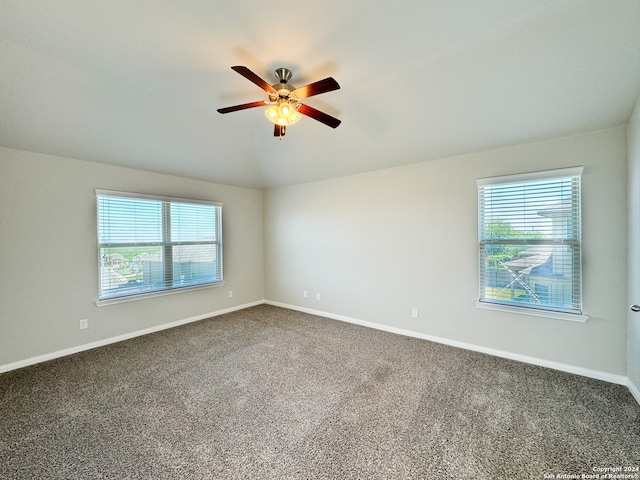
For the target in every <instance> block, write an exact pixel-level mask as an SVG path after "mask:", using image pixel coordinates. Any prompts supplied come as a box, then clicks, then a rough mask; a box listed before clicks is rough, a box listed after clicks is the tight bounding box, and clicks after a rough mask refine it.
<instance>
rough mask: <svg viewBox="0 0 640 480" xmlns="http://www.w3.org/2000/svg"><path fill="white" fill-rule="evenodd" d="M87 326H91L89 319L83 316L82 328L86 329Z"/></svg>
mask: <svg viewBox="0 0 640 480" xmlns="http://www.w3.org/2000/svg"><path fill="white" fill-rule="evenodd" d="M85 328H89V319H88V318H83V319H82V320H80V330H84V329H85Z"/></svg>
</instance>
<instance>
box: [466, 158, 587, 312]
mask: <svg viewBox="0 0 640 480" xmlns="http://www.w3.org/2000/svg"><path fill="white" fill-rule="evenodd" d="M581 174H582V167H576V168H569V169H561V170H553V171H546V172H535V173H531V174H523V175H512V176H506V177H497V178H489V179H480V180H478V181H477V183H478V238H479V271H480V275H479V277H480V282H479V284H480V294H479V297H480V298H479V300H480V302H487V303H495V304H504V305H510V306H517V307H524V308H534V309H542V310H551V311H557V312H565V313H574V314H581V313H582V293H581V291H582V277H581V264H582V261H581V250H582V249H581V238H580V236H581V234H580V228H581V225H580V222H581V213H580V183H581V182H580V180H581Z"/></svg>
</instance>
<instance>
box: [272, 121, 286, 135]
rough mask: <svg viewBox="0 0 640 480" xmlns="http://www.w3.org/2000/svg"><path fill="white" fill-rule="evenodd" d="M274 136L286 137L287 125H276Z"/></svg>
mask: <svg viewBox="0 0 640 480" xmlns="http://www.w3.org/2000/svg"><path fill="white" fill-rule="evenodd" d="M274 127H275V128H274V129H273V136H274V137H284V134H285V132H286V131H287V126H286V125H277V124H276V125H274Z"/></svg>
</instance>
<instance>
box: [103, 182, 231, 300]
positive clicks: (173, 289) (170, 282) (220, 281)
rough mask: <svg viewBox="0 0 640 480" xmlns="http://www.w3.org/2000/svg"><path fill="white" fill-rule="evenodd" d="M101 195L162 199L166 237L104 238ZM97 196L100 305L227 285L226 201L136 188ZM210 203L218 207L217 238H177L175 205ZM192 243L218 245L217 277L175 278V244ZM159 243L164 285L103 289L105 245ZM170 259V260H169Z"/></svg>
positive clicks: (151, 244)
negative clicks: (120, 290) (192, 280)
mask: <svg viewBox="0 0 640 480" xmlns="http://www.w3.org/2000/svg"><path fill="white" fill-rule="evenodd" d="M100 197H110V198H123V199H133V200H149V201H156V202H161V205H162V206H161V209H162V213H161V220H162V221H161V223H162V239H161V241H155V242H154V241H135V240H134V241H132V242H102V241H101V240H102V238H101V232H100ZM95 198H96V232H97V254H98V255H97V260H98V299H97V300H96V305H98V306H102V305H110V304H114V303H122V302H129V301H135V300H141V299H144V298H150V297H156V296H163V295H170V294H174V293H181V292H185V291H193V290H200V289H204V288H211V287H218V286H222V285H224V268H223V266H224V262H223V258H224V257H223V237H222V207H223V203H222V202H215V201H209V200H199V199H193V198H180V197H170V196H164V195H150V194H144V193H135V192H123V191H115V190H103V189H96V190H95ZM172 204H181V205H206V206H210V207H214V209H215V210H214V212H215V214H214V222H215V238H214V239H213V240H198V241H176V240H172V239H171V205H172ZM189 245H196V246H197V245H214V247H215V258H216V269H215V270H216V272H217V273H219V275H218V274H217V275H216V277H217V279H216V280H214V281H212V282H202V283H191V284H188V285H176V284H175V282H174V279H173V274H174V265H175V263H174V262H173V252H174V248H175V247H180V246H189ZM148 246H149V247H155V248H158V247H160V248H161V251H162V258H163V261H162V265H163V272H164V277H163V285H162V286H160V287H159V288H154V289H152V290H147V291H141V292H127V293H123V294H120V295H105V294H104V292H106V290H107V289H105V290H104V291H103V289H102V278H101V276H102V268H103V265H102V255H101V250H102V249H103V248H118V247H122V248H125V247H148ZM167 259H168V260H167Z"/></svg>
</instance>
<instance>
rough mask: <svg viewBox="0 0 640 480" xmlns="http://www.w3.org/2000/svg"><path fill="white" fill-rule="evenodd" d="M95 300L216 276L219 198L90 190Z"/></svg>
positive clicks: (176, 286)
mask: <svg viewBox="0 0 640 480" xmlns="http://www.w3.org/2000/svg"><path fill="white" fill-rule="evenodd" d="M96 197H97V207H98V262H99V271H100V274H99V295H98V299H99V300H107V299H113V298H119V297H128V296H134V295H143V294H150V293H154V292H162V291H166V290H175V289H180V288H185V287H195V286H202V285H212V284H216V283H221V282H222V278H223V276H222V204H220V203H216V202H207V201H198V200H188V199H179V198H169V197H157V196H151V195H141V194H135V193H124V192H111V191H106V190H96Z"/></svg>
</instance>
